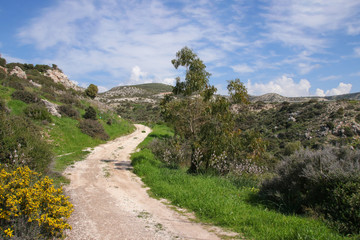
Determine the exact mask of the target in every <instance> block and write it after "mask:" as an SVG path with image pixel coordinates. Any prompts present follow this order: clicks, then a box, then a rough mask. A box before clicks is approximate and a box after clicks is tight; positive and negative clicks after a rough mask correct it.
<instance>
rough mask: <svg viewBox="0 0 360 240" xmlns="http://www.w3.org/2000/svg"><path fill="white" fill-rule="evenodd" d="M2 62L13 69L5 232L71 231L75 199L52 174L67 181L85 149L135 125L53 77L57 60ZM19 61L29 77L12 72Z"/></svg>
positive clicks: (3, 186) (4, 139)
mask: <svg viewBox="0 0 360 240" xmlns="http://www.w3.org/2000/svg"><path fill="white" fill-rule="evenodd" d="M0 60H2V61H1V62H2V63H3V66H5V67H7V69H6V71H5V70H4V69H3V68H0V209H2V210H1V213H0V236H1V238H4V239H8V238H12V237H15V238H19V239H53V238H54V237H63V230H65V229H69V228H70V226H69V225H68V224H67V223H66V220H67V218H68V217H69V216H70V214H71V212H72V205H71V204H70V203H69V201H68V198H66V197H65V196H64V195H63V193H62V189H61V188H55V187H54V185H53V180H51V179H50V178H49V177H48V176H50V177H51V178H54V179H56V180H57V179H58V178H60V179H61V178H62V176H61V172H62V170H64V169H65V167H66V166H68V165H70V164H72V163H74V162H75V161H77V160H80V159H81V158H82V157H84V156H85V155H86V154H87V152H86V151H83V150H84V148H88V147H94V146H95V145H98V144H100V143H103V142H104V140H107V139H114V138H115V137H118V136H120V135H123V134H126V133H129V132H130V131H132V130H133V128H134V127H133V126H132V125H131V124H130V123H128V122H127V121H125V120H123V119H120V118H119V117H118V116H117V115H116V114H114V113H113V112H111V111H110V110H109V109H107V108H105V107H103V105H101V104H100V103H98V102H96V101H93V100H91V99H88V98H86V96H85V94H84V93H83V92H79V91H76V90H74V89H67V88H66V87H65V86H64V85H62V84H60V83H55V82H54V81H53V80H52V79H51V78H49V77H46V76H45V75H44V72H45V71H46V70H48V69H57V67H56V65H55V66H53V67H52V68H51V67H49V66H47V65H36V66H33V65H32V64H19V63H12V64H6V61H5V60H4V59H1V58H0ZM17 67H20V68H21V69H22V70H23V71H25V73H26V76H27V77H28V79H25V78H24V77H18V76H15V75H9V74H8V72H10V71H11V70H12V69H15V68H17ZM17 70H18V71H19V69H17ZM95 92H96V91H92V94H90V97H91V98H92V97H94V94H95ZM89 109H90V110H89ZM50 112H51V114H50ZM60 114H61V115H60ZM89 118H90V119H89ZM41 175H48V176H45V177H41Z"/></svg>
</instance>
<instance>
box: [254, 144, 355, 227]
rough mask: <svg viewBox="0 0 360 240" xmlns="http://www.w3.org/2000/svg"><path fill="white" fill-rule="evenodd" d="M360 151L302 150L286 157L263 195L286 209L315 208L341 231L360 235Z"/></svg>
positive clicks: (269, 181) (280, 207) (332, 149)
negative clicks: (359, 204) (356, 206)
mask: <svg viewBox="0 0 360 240" xmlns="http://www.w3.org/2000/svg"><path fill="white" fill-rule="evenodd" d="M359 158H360V151H350V150H348V149H336V148H324V149H322V150H318V151H309V150H300V151H299V152H297V153H295V154H294V155H291V156H290V157H287V158H285V159H284V161H283V162H282V163H281V164H280V165H279V168H278V170H277V176H275V177H274V178H272V179H270V180H268V181H265V182H264V183H263V184H262V187H261V191H260V194H261V195H262V197H263V198H264V199H266V200H267V201H269V203H271V204H274V205H275V207H276V208H279V209H281V210H283V211H285V212H295V213H304V212H306V211H308V209H311V211H313V212H315V213H316V215H319V216H321V217H323V218H325V219H326V220H328V221H330V222H331V224H332V225H334V226H335V227H336V228H337V229H338V230H339V231H340V232H342V233H346V234H348V233H352V234H360V224H359V223H360V210H359V208H354V206H355V205H356V204H358V203H359V200H360V191H359V190H360V188H359V187H360V165H359Z"/></svg>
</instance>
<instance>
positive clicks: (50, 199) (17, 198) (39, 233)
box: [0, 167, 73, 239]
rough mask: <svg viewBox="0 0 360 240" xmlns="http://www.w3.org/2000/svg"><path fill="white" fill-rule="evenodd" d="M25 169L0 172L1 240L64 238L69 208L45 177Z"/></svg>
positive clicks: (59, 191)
mask: <svg viewBox="0 0 360 240" xmlns="http://www.w3.org/2000/svg"><path fill="white" fill-rule="evenodd" d="M39 177H40V174H38V173H36V172H34V171H31V170H30V169H29V168H28V167H19V168H17V169H16V170H15V171H12V172H7V171H6V170H5V169H1V171H0V189H1V194H0V209H1V213H0V236H1V237H2V239H7V238H11V237H15V238H18V239H54V238H62V237H64V230H65V229H71V227H70V225H69V224H68V223H66V220H67V218H69V217H70V214H71V213H72V211H73V206H72V204H71V203H70V202H69V200H68V197H65V196H64V194H63V191H62V189H61V188H59V189H55V188H54V186H53V181H52V180H51V179H50V178H49V177H45V178H43V179H40V178H39Z"/></svg>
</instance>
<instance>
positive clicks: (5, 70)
mask: <svg viewBox="0 0 360 240" xmlns="http://www.w3.org/2000/svg"><path fill="white" fill-rule="evenodd" d="M0 69H2V70H3V71H4V72H5V73H6V74H7V73H8V71H7V68H4V67H2V66H0Z"/></svg>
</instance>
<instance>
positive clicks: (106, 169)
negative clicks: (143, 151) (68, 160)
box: [64, 125, 219, 240]
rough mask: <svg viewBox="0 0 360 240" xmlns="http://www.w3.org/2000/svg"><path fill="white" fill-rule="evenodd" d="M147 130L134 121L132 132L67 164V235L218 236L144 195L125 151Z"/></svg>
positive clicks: (148, 237)
mask: <svg viewBox="0 0 360 240" xmlns="http://www.w3.org/2000/svg"><path fill="white" fill-rule="evenodd" d="M150 131H151V130H150V129H149V128H148V127H145V126H142V125H136V131H135V132H134V133H132V134H130V135H127V136H124V137H121V138H118V139H116V140H114V141H111V142H108V143H106V144H103V145H101V146H98V147H96V148H95V149H94V150H93V151H92V153H90V155H89V156H88V157H87V158H86V159H85V160H84V161H81V162H77V163H76V164H75V165H74V166H71V167H68V168H67V170H66V171H65V173H64V174H65V176H67V177H68V178H69V179H70V180H71V183H70V185H68V186H66V187H65V192H66V194H67V195H68V196H70V199H71V202H72V203H73V204H74V209H75V211H74V212H73V214H72V216H71V218H70V221H69V222H70V224H71V225H72V227H73V229H72V230H71V231H69V232H67V236H68V237H67V239H74V240H75V239H76V240H79V239H86V240H89V239H111V240H113V239H219V237H218V236H217V235H216V234H215V233H214V232H213V230H214V228H211V229H210V227H208V226H205V225H202V224H199V223H194V222H192V221H190V220H189V219H188V218H187V217H186V216H184V215H183V214H180V213H179V212H178V211H174V210H172V209H170V207H168V206H167V205H166V204H164V203H162V202H161V201H159V200H156V199H153V198H150V197H149V196H148V194H147V192H146V191H147V189H146V188H144V185H143V183H142V182H141V180H140V179H139V178H138V177H137V176H136V175H134V174H133V173H132V172H131V165H130V159H129V155H130V153H132V152H133V151H134V150H135V149H136V146H137V145H138V144H139V143H140V142H142V141H143V140H144V138H145V137H146V136H147V135H148V134H149V133H150ZM210 230H211V232H210Z"/></svg>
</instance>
